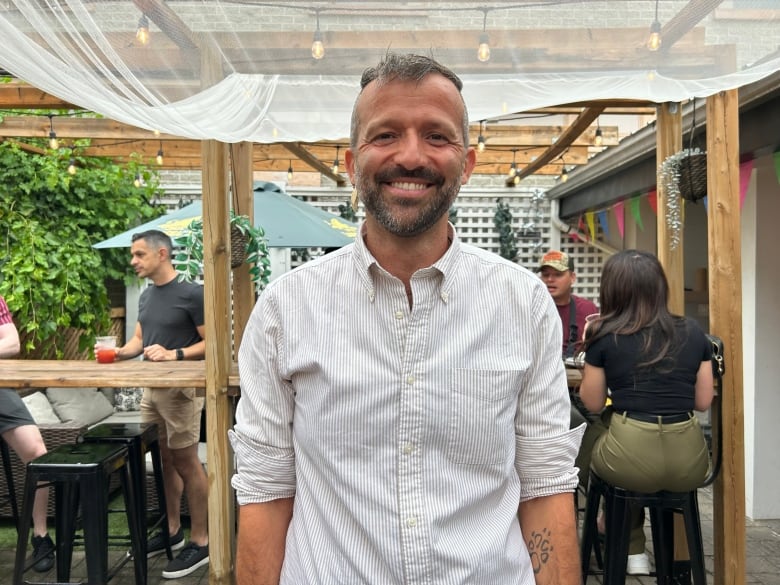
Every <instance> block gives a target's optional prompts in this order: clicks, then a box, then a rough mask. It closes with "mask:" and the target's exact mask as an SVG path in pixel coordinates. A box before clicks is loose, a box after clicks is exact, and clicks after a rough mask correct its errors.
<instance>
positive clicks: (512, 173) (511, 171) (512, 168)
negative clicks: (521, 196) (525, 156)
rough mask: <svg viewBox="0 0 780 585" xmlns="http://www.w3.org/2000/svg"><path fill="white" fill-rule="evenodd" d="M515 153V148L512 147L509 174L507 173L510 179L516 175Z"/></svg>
mask: <svg viewBox="0 0 780 585" xmlns="http://www.w3.org/2000/svg"><path fill="white" fill-rule="evenodd" d="M516 154H517V149H516V148H513V149H512V164H511V165H510V167H509V174H508V175H507V176H508V177H509V178H510V179H513V178H515V177H516V176H517V163H516V162H515V155H516Z"/></svg>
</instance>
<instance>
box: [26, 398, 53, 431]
mask: <svg viewBox="0 0 780 585" xmlns="http://www.w3.org/2000/svg"><path fill="white" fill-rule="evenodd" d="M22 402H24V404H25V406H26V407H27V410H29V411H30V415H32V417H33V420H34V421H35V424H37V425H56V424H58V423H60V422H61V421H60V418H59V417H58V416H57V414H56V413H55V412H54V409H52V407H51V404H50V403H49V401H48V400H47V399H46V394H44V393H43V392H33V393H32V394H28V395H27V396H25V397H24V398H22Z"/></svg>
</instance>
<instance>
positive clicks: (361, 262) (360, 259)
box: [352, 223, 461, 303]
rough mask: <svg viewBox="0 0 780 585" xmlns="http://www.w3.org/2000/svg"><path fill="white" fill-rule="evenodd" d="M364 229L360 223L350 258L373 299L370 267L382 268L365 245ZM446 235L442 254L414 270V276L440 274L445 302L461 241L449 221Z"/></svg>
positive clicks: (452, 283) (441, 295) (453, 279)
mask: <svg viewBox="0 0 780 585" xmlns="http://www.w3.org/2000/svg"><path fill="white" fill-rule="evenodd" d="M365 231H366V226H365V223H361V224H360V227H359V228H358V235H357V237H356V238H355V245H354V249H353V252H352V258H353V260H354V261H355V264H356V266H357V269H358V274H359V275H360V279H361V281H362V283H363V285H364V287H365V290H366V292H367V293H368V295H369V296H370V297H371V300H373V299H374V296H375V294H376V290H375V289H376V286H375V284H374V278H373V276H372V275H371V272H372V267H375V269H380V270H384V268H382V267H381V266H380V264H379V262H377V260H376V258H374V256H373V255H372V254H371V252H370V251H369V249H368V248H367V247H366V243H365V240H364V235H365ZM447 237H448V238H449V239H450V246H449V248H447V251H446V252H444V255H443V256H442V257H441V258H439V259H438V260H437V261H436V262H434V263H433V264H432V265H431V266H429V267H427V268H421V269H419V270H418V271H417V272H415V277H417V278H426V277H429V276H433V275H437V274H440V275H441V276H442V284H441V291H440V297H441V299H442V300H443V301H444V302H445V303H446V302H447V300H448V299H449V295H450V291H451V290H452V287H453V286H454V283H455V281H456V276H457V267H458V261H459V259H460V254H461V242H460V238H458V234H457V232H456V231H455V227H454V226H453V225H452V224H451V223H449V224H447Z"/></svg>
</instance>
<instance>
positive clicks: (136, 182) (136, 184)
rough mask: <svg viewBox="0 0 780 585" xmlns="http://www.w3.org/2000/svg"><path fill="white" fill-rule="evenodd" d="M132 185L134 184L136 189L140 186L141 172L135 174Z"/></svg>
mask: <svg viewBox="0 0 780 585" xmlns="http://www.w3.org/2000/svg"><path fill="white" fill-rule="evenodd" d="M133 185H135V188H136V189H138V188H139V187H140V186H141V173H136V174H135V179H134V180H133Z"/></svg>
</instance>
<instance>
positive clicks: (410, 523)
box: [406, 516, 417, 528]
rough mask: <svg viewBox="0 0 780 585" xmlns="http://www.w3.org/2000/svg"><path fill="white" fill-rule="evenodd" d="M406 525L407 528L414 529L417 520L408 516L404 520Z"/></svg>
mask: <svg viewBox="0 0 780 585" xmlns="http://www.w3.org/2000/svg"><path fill="white" fill-rule="evenodd" d="M406 525H407V526H408V527H409V528H414V527H415V526H417V518H415V517H414V516H409V518H407V519H406Z"/></svg>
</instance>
